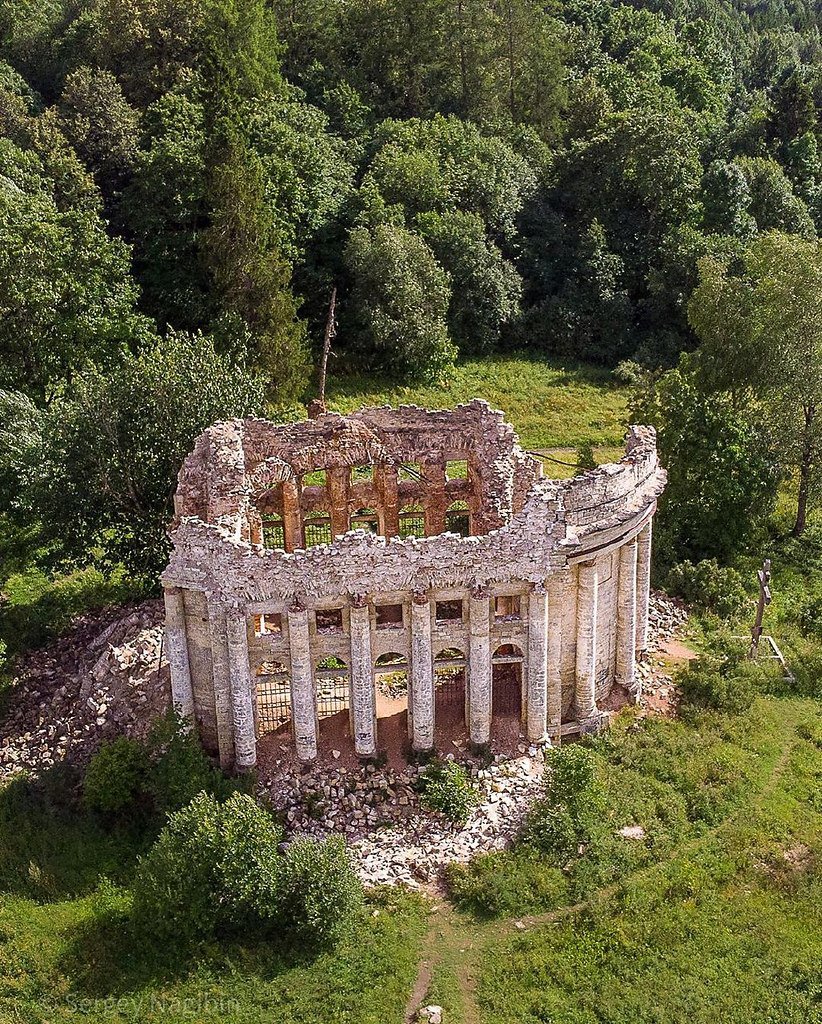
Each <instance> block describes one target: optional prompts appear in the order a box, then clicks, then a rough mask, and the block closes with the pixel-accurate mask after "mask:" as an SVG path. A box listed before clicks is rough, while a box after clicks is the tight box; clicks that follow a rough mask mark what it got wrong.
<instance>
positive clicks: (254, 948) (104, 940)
mask: <svg viewBox="0 0 822 1024" xmlns="http://www.w3.org/2000/svg"><path fill="white" fill-rule="evenodd" d="M328 952H329V950H327V949H324V948H319V947H313V948H312V947H306V946H303V945H300V944H297V943H295V942H289V939H288V936H286V935H277V936H274V935H254V936H252V937H251V938H249V939H248V940H245V941H242V942H241V941H239V937H238V935H237V934H236V933H233V934H224V935H219V934H218V935H217V936H215V937H214V938H212V939H209V940H204V941H201V942H198V943H183V942H174V941H170V940H168V939H167V938H164V939H160V938H158V937H157V936H155V935H152V934H150V933H148V932H147V931H146V929H145V928H143V927H141V926H140V925H138V924H137V923H136V922H135V921H134V920H133V919H132V918H131V916H130V915H129V913H128V912H127V911H126V912H118V911H117V910H112V911H108V910H100V909H97V910H95V911H93V913H92V915H91V916H90V917H89V918H87V919H86V920H85V921H83V923H82V924H80V925H77V926H76V927H75V928H74V929H73V931H72V933H71V934H70V935H69V936H68V944H67V948H66V951H65V953H64V955H63V957H62V958H61V962H60V970H61V972H62V973H64V974H65V976H66V977H69V978H71V979H72V988H73V990H74V992H75V993H76V994H77V995H78V996H81V997H84V998H88V999H111V998H114V999H116V998H120V997H124V996H128V995H130V994H132V993H134V992H137V991H140V990H144V989H155V988H158V987H162V986H168V985H172V984H174V983H176V982H180V981H184V980H185V979H186V978H187V977H188V976H189V975H190V974H191V973H192V972H194V971H195V970H196V972H197V973H198V974H202V973H206V974H208V973H211V972H213V973H214V974H223V973H224V972H225V970H226V967H227V965H230V964H237V965H241V967H242V973H243V974H244V975H251V976H254V977H256V978H258V979H259V980H260V981H261V982H269V981H271V980H273V979H274V978H276V977H277V976H279V975H281V974H283V973H284V972H286V971H289V970H291V969H293V968H295V967H310V966H311V965H312V964H313V963H315V961H316V960H317V959H318V958H319V957H320V956H322V955H323V954H325V953H328Z"/></svg>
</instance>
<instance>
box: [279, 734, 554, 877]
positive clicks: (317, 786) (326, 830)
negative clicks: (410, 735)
mask: <svg viewBox="0 0 822 1024" xmlns="http://www.w3.org/2000/svg"><path fill="white" fill-rule="evenodd" d="M446 756H447V758H448V759H449V760H453V759H454V755H453V754H448V755H446ZM459 759H460V761H461V762H462V763H463V764H464V766H465V768H466V770H467V771H468V774H469V776H470V778H471V782H472V784H473V785H474V786H475V788H476V791H477V794H478V796H479V802H478V804H477V805H476V807H474V809H473V811H472V813H471V815H470V817H469V819H468V822H467V823H466V825H465V826H464V827H460V826H458V825H454V824H452V823H451V822H449V821H448V820H446V819H445V818H443V817H442V816H441V815H437V814H430V813H427V812H426V811H424V810H423V809H421V808H420V805H419V797H418V794H417V792H416V789H415V783H416V781H417V779H418V778H419V776H420V773H421V772H422V771H423V770H424V769H423V768H422V767H419V766H415V765H409V766H407V767H406V768H404V769H402V770H399V771H398V770H396V769H392V768H377V767H375V766H374V765H366V767H365V768H364V769H345V768H335V767H333V766H329V765H326V764H323V763H318V764H316V765H315V766H313V767H312V768H310V769H308V770H307V771H304V772H303V773H302V774H301V775H299V776H295V775H294V774H293V771H292V770H291V768H290V765H286V766H285V767H283V768H282V769H281V774H279V773H278V772H277V769H276V767H275V768H274V770H273V771H272V772H271V773H270V774H269V777H268V779H266V781H265V783H264V784H261V786H262V792H263V794H264V795H265V798H266V800H267V802H268V803H269V805H270V806H271V807H272V808H273V809H275V810H277V811H278V812H279V813H280V814H282V815H283V816H284V818H285V821H286V823H287V826H288V828H289V831H290V832H291V833H292V834H293V835H295V836H297V835H310V836H317V837H322V836H326V835H330V834H331V833H342V834H343V835H345V836H346V837H347V839H348V842H349V847H350V851H351V855H352V857H353V860H354V863H355V865H356V867H357V869H358V872H359V874H360V877H361V878H362V880H363V881H364V882H366V883H367V884H369V885H380V884H383V883H396V882H404V883H405V884H406V885H408V886H410V887H411V888H418V887H419V886H420V884H421V883H425V882H431V881H434V879H436V877H437V876H438V874H439V872H440V869H441V868H442V866H443V865H444V864H447V863H451V862H454V861H458V862H465V861H468V860H470V859H471V858H472V857H473V856H474V855H475V854H477V853H480V852H482V851H488V850H501V849H504V848H505V847H506V846H507V845H508V843H509V842H510V840H511V838H512V837H513V836H514V834H515V833H516V832H517V831H518V829H519V826H520V824H521V822H522V819H523V817H524V815H525V813H526V811H527V809H528V807H529V806H530V805H531V803H532V802H533V800H534V798H535V796H536V795H537V794H538V792H539V789H540V781H541V779H542V773H543V767H544V759H543V755H542V752H541V750H540V749H539V748H538V747H535V746H526V745H525V744H524V743H523V744H520V745H519V747H518V749H517V752H516V754H515V755H508V754H496V755H495V756H494V757H493V760H492V761H491V762H490V763H488V764H485V763H483V762H482V761H480V760H478V759H476V758H471V757H469V756H468V755H464V754H461V755H460V758H459Z"/></svg>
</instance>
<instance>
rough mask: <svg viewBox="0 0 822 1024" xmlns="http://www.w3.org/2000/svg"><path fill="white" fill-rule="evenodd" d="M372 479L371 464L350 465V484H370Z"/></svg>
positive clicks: (372, 469) (372, 470)
mask: <svg viewBox="0 0 822 1024" xmlns="http://www.w3.org/2000/svg"><path fill="white" fill-rule="evenodd" d="M373 480H374V467H373V466H352V467H351V483H352V484H370V483H372V482H373Z"/></svg>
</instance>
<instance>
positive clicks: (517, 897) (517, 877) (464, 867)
mask: <svg viewBox="0 0 822 1024" xmlns="http://www.w3.org/2000/svg"><path fill="white" fill-rule="evenodd" d="M445 881H446V885H447V886H448V892H449V895H450V896H451V899H452V900H453V901H454V903H456V904H457V906H459V907H462V908H464V909H466V910H471V911H473V912H474V913H475V914H481V915H484V916H488V917H496V916H505V917H511V916H513V915H515V914H522V913H526V912H529V911H538V910H548V909H551V908H553V907H557V906H562V905H563V904H564V903H565V902H566V901H567V898H568V882H567V880H566V878H565V876H564V875H563V873H562V871H560V870H559V868H555V867H550V866H548V865H547V864H545V862H544V860H543V859H542V858H540V857H539V856H538V855H537V854H535V853H533V852H531V851H530V850H528V849H527V848H521V849H519V850H517V851H516V852H515V853H509V852H502V851H495V852H493V853H483V854H479V855H478V856H476V857H474V859H473V860H472V861H471V862H470V863H468V864H456V863H454V864H449V865H448V866H447V867H446V869H445Z"/></svg>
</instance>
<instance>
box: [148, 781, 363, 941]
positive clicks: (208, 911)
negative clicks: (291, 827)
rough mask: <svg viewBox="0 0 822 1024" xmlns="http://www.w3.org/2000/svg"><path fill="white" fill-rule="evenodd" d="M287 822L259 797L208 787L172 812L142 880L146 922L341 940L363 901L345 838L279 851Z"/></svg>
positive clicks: (204, 934)
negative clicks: (223, 796)
mask: <svg viewBox="0 0 822 1024" xmlns="http://www.w3.org/2000/svg"><path fill="white" fill-rule="evenodd" d="M282 839H283V830H282V828H281V826H280V825H279V824H278V823H277V822H276V821H275V819H274V818H273V817H272V816H271V815H270V814H269V813H268V812H267V811H265V810H264V809H263V808H262V807H260V806H259V805H258V804H257V803H255V801H254V800H253V799H252V798H251V797H250V796H247V795H245V794H242V793H233V794H232V795H231V796H230V797H229V798H228V799H227V800H226V801H225V802H223V803H221V802H220V801H219V800H217V799H216V798H215V797H213V796H211V795H209V794H207V793H200V794H199V795H198V796H196V797H195V798H194V799H193V800H192V801H191V803H189V804H188V805H187V806H186V807H184V808H182V809H181V810H179V811H176V812H175V813H174V814H172V815H170V816H169V819H168V823H167V825H166V827H165V828H164V829H163V831H162V832H161V833H160V836H159V837H158V839H157V841H156V843H155V844H154V846H153V847H152V848H151V850H150V851H149V852H148V854H147V855H146V856H145V857H143V858H142V859H141V860H140V863H139V867H138V870H137V876H136V878H135V882H134V914H135V920H136V921H137V924H138V926H140V927H142V928H144V929H145V930H146V931H147V932H151V933H153V934H156V935H158V936H159V937H160V938H161V939H167V940H176V941H181V942H184V943H185V942H191V941H195V940H197V939H203V938H208V937H209V936H212V935H214V934H216V933H227V932H237V931H242V932H243V933H244V934H245V935H248V934H249V933H252V934H254V933H256V934H272V933H276V934H287V935H289V936H290V937H292V938H293V939H294V940H299V942H300V943H302V944H303V945H316V946H323V945H327V944H328V943H330V942H332V941H333V940H334V939H335V938H336V937H337V935H338V934H339V933H340V931H341V930H342V929H343V928H344V926H345V925H346V924H347V922H348V921H349V920H350V919H351V917H352V915H353V914H354V912H355V911H356V909H357V908H358V906H359V903H360V900H361V892H362V891H361V887H360V884H359V881H358V879H357V877H356V875H355V873H354V869H353V867H352V865H351V862H350V860H349V859H348V855H347V853H346V850H345V843H344V841H343V840H342V839H340V838H333V839H329V840H327V841H325V842H319V841H316V840H313V839H303V840H298V841H297V842H295V843H292V844H291V846H289V847H288V849H287V850H286V853H285V854H281V853H280V852H279V847H280V844H281V842H282Z"/></svg>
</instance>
